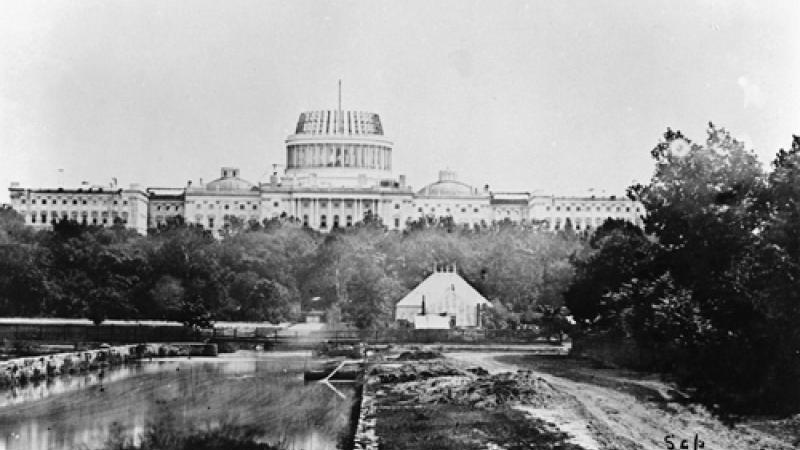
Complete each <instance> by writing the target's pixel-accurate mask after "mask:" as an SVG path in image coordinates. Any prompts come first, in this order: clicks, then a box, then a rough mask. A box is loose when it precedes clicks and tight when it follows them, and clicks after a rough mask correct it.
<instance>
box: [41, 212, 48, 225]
mask: <svg viewBox="0 0 800 450" xmlns="http://www.w3.org/2000/svg"><path fill="white" fill-rule="evenodd" d="M40 217H41V219H42V223H47V213H46V212H43V213H42V214H41V215H40Z"/></svg>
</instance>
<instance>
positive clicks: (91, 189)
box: [9, 110, 643, 234]
mask: <svg viewBox="0 0 800 450" xmlns="http://www.w3.org/2000/svg"><path fill="white" fill-rule="evenodd" d="M285 144H286V164H285V170H284V171H283V173H282V174H279V172H278V170H277V169H276V170H274V171H273V172H272V175H271V176H270V177H269V179H268V180H263V181H260V182H257V183H253V182H250V181H247V180H244V179H242V178H240V176H239V169H238V168H236V167H223V168H222V169H221V172H220V177H219V178H217V179H215V180H213V181H210V182H208V183H203V182H202V179H201V180H200V182H199V183H193V182H188V183H187V184H186V185H185V186H183V187H166V188H158V187H151V188H147V189H144V190H143V189H142V188H141V187H140V186H139V185H135V184H134V185H131V186H130V187H129V188H128V189H118V188H116V186H113V185H112V186H110V187H100V186H88V185H85V186H81V187H79V188H76V189H65V188H61V187H59V188H49V189H48V188H35V189H30V188H22V187H20V186H19V185H18V184H17V183H12V185H11V187H10V188H9V191H10V197H11V206H12V207H13V208H14V209H15V210H16V211H18V212H19V213H20V214H22V215H23V216H24V217H25V221H26V223H28V224H30V225H32V226H34V227H37V228H45V227H49V226H52V223H54V221H56V220H59V219H64V218H67V219H73V220H76V221H78V222H81V223H85V224H89V225H101V226H110V225H112V224H114V223H115V222H122V223H124V224H125V225H126V226H128V227H130V228H132V229H135V230H136V231H138V232H139V233H146V232H147V230H148V229H152V228H156V227H158V226H159V225H161V224H164V223H166V222H167V221H168V220H169V219H170V218H172V217H175V216H180V217H181V218H183V220H184V221H185V222H187V223H192V224H198V225H201V226H203V227H204V228H207V229H210V230H212V231H213V232H214V233H216V234H219V233H220V231H221V230H223V229H224V228H225V227H226V225H228V224H230V223H231V222H232V221H234V220H238V221H240V222H244V223H247V222H249V221H253V220H255V221H259V222H262V221H264V220H269V219H272V218H279V217H291V218H294V219H296V220H299V221H302V223H303V224H304V225H305V226H308V227H310V228H313V229H316V230H319V231H322V232H329V231H330V230H332V229H334V228H342V227H350V226H353V225H354V224H356V223H357V222H359V221H361V220H362V219H363V218H364V217H365V215H367V214H371V215H376V216H379V217H380V218H381V219H382V220H383V223H384V225H385V226H386V227H387V228H388V229H390V230H402V229H404V228H405V227H406V226H407V225H408V224H409V223H411V222H413V221H416V220H420V219H423V218H429V217H437V218H438V217H445V216H446V217H452V219H453V220H454V221H455V223H457V224H459V225H464V226H469V227H472V226H476V225H489V224H491V223H493V222H497V221H506V220H509V221H512V222H525V223H532V224H537V225H538V226H539V227H541V228H542V229H546V230H560V229H564V228H566V227H572V228H573V229H575V230H576V231H585V230H589V231H590V230H592V229H594V228H596V227H598V226H599V225H600V224H602V222H603V221H605V220H606V219H607V218H615V219H623V220H626V221H629V222H632V223H636V224H641V217H642V214H643V209H642V206H641V205H640V204H638V203H636V202H633V201H631V200H629V199H627V198H624V197H616V196H595V195H587V196H579V197H575V196H558V195H543V194H537V193H530V192H492V191H491V190H490V189H489V186H488V185H485V186H483V187H481V188H478V187H474V186H470V185H468V184H466V183H463V182H461V181H459V180H458V177H457V175H456V173H455V172H454V171H452V170H442V171H440V172H439V179H438V180H437V181H435V182H433V183H430V184H428V185H426V186H424V187H423V188H422V189H418V190H413V189H412V188H411V186H408V185H406V178H405V176H404V175H397V176H395V175H394V171H393V169H394V168H393V165H392V159H393V158H392V153H393V151H394V149H393V146H394V144H393V143H392V141H391V140H390V139H388V138H387V137H386V136H385V135H384V132H383V125H382V124H381V120H380V116H379V115H378V114H375V113H371V112H365V111H342V110H318V111H308V112H304V113H302V114H300V118H299V120H298V121H297V126H296V128H295V133H294V134H292V135H290V136H288V137H287V138H286V141H285Z"/></svg>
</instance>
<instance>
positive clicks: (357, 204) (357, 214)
mask: <svg viewBox="0 0 800 450" xmlns="http://www.w3.org/2000/svg"><path fill="white" fill-rule="evenodd" d="M353 209H355V217H353V222H361V220H362V219H364V216H363V215H362V214H361V199H360V198H357V199H356V201H355V203H354V204H353Z"/></svg>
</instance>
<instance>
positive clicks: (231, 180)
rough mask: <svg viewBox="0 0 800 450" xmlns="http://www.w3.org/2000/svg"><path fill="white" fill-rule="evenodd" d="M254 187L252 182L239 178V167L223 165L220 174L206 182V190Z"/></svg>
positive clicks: (247, 189)
mask: <svg viewBox="0 0 800 450" xmlns="http://www.w3.org/2000/svg"><path fill="white" fill-rule="evenodd" d="M255 187H256V185H254V184H253V183H251V182H249V181H247V180H243V179H241V178H239V169H237V168H233V167H223V168H222V176H221V177H219V178H217V179H216V180H214V181H211V182H209V183H208V184H206V190H208V191H250V190H253V189H254V188H255Z"/></svg>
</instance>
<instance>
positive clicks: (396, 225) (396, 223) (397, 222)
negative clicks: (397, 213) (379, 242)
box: [394, 217, 400, 228]
mask: <svg viewBox="0 0 800 450" xmlns="http://www.w3.org/2000/svg"><path fill="white" fill-rule="evenodd" d="M394 227H395V228H400V219H399V218H397V217H395V218H394Z"/></svg>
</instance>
